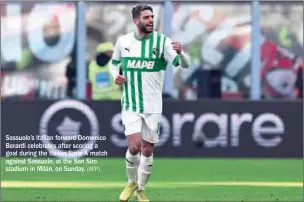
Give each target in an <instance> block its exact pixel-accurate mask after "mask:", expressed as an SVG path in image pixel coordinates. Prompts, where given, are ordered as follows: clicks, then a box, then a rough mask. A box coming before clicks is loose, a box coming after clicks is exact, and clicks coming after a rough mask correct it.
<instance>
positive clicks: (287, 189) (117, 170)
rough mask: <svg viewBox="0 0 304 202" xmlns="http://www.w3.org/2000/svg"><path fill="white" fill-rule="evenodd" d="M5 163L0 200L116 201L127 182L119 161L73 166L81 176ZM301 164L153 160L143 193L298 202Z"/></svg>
mask: <svg viewBox="0 0 304 202" xmlns="http://www.w3.org/2000/svg"><path fill="white" fill-rule="evenodd" d="M53 159H54V162H55V160H56V159H55V158H53ZM6 160H7V159H2V161H1V168H2V169H1V188H2V193H1V197H2V201H119V200H118V197H119V194H120V192H121V190H122V188H123V187H124V185H125V184H126V173H125V161H124V159H123V158H110V159H109V158H100V159H97V161H96V164H87V163H85V164H78V166H81V167H83V168H84V169H85V172H72V171H71V172H67V171H65V172H64V171H61V172H59V171H56V172H52V171H45V172H43V171H35V172H33V171H32V172H31V171H27V172H7V171H6V167H8V165H7V164H6ZM82 163H83V162H82ZM302 165H303V164H302V160H300V159H230V158H227V159H206V158H194V159H186V158H175V159H173V158H154V163H153V169H152V175H151V177H150V180H149V183H148V185H147V187H146V193H147V196H148V197H149V199H150V201H303V166H302ZM47 166H48V167H52V169H53V171H55V167H61V168H64V166H65V164H52V165H47ZM75 166H76V164H72V165H69V167H75ZM130 201H135V200H134V199H133V198H132V199H131V200H130Z"/></svg>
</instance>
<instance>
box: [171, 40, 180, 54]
mask: <svg viewBox="0 0 304 202" xmlns="http://www.w3.org/2000/svg"><path fill="white" fill-rule="evenodd" d="M171 44H172V46H173V50H175V51H176V52H177V53H178V54H180V53H181V52H182V45H181V44H180V43H179V42H178V41H172V43H171Z"/></svg>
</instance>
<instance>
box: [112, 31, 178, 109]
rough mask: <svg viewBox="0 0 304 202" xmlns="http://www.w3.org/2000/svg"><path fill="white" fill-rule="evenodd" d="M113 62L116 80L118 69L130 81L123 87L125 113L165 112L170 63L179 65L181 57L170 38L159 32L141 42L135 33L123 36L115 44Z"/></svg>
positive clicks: (122, 101) (113, 72) (113, 73)
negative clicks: (168, 65) (165, 88)
mask: <svg viewBox="0 0 304 202" xmlns="http://www.w3.org/2000/svg"><path fill="white" fill-rule="evenodd" d="M111 63H112V64H111V68H110V69H112V71H111V72H112V75H113V77H114V79H115V78H116V76H117V75H118V69H119V68H122V70H123V75H124V76H125V77H126V79H127V81H126V82H125V83H124V85H123V96H122V99H121V103H122V110H124V111H133V112H138V113H146V114H150V113H161V112H162V90H163V83H164V74H165V70H166V67H167V64H168V63H170V64H172V65H173V66H175V67H177V66H179V65H180V57H179V55H178V54H177V53H176V51H175V50H173V47H172V44H171V39H170V38H169V37H167V36H165V35H164V34H161V33H158V32H152V33H151V34H150V35H149V36H147V37H145V38H142V39H141V38H138V37H137V36H136V34H135V32H132V33H129V34H126V35H123V36H121V37H119V38H118V40H117V42H116V44H115V48H114V52H113V56H112V62H111ZM113 70H114V71H113Z"/></svg>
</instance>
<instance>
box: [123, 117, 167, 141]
mask: <svg viewBox="0 0 304 202" xmlns="http://www.w3.org/2000/svg"><path fill="white" fill-rule="evenodd" d="M161 117H162V116H161V114H139V113H136V112H130V111H122V113H121V118H122V123H123V125H124V126H125V135H131V134H134V133H140V134H141V137H142V139H143V140H145V141H147V142H150V143H154V144H155V143H157V142H158V140H159V132H160V124H161Z"/></svg>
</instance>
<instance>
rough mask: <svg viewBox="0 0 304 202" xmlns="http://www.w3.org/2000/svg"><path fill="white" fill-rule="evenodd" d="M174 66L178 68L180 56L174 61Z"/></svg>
mask: <svg viewBox="0 0 304 202" xmlns="http://www.w3.org/2000/svg"><path fill="white" fill-rule="evenodd" d="M172 65H173V66H174V67H177V66H178V65H179V56H178V55H177V56H175V58H174V60H173V61H172Z"/></svg>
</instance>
